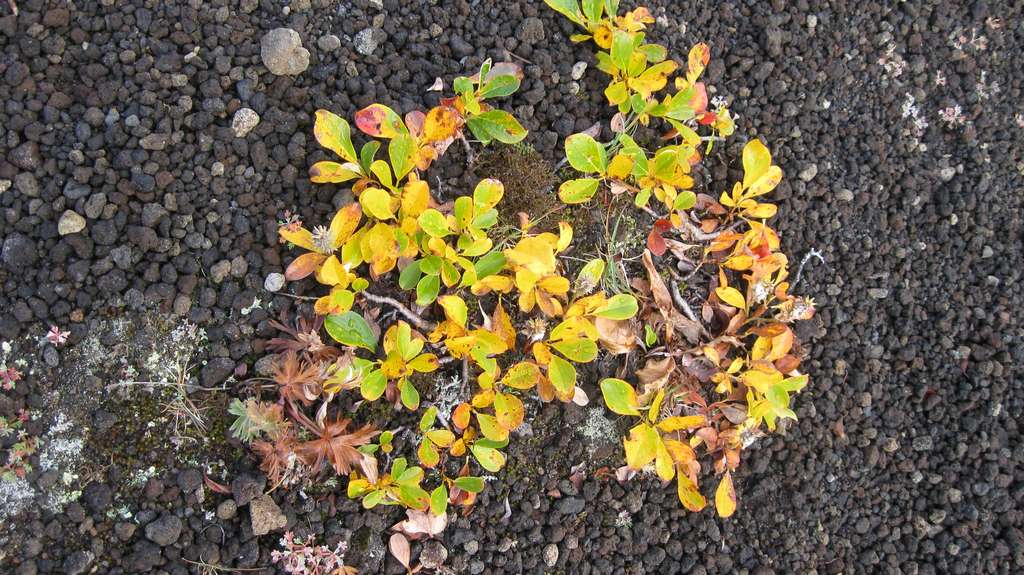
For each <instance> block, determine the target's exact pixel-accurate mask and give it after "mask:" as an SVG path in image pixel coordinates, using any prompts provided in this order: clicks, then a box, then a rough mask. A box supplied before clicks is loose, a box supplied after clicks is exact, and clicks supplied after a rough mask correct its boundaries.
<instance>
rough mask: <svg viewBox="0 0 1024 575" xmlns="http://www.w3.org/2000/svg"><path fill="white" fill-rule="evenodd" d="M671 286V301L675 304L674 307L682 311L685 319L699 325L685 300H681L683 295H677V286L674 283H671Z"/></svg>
mask: <svg viewBox="0 0 1024 575" xmlns="http://www.w3.org/2000/svg"><path fill="white" fill-rule="evenodd" d="M671 285H672V301H674V302H675V304H676V307H679V308H680V309H682V310H683V313H684V314H686V317H688V318H690V321H692V322H697V323H700V322H698V321H697V315H696V314H694V313H693V310H692V309H690V304H688V303H686V300H685V299H683V294H681V293H679V284H678V283H676V282H672V284H671Z"/></svg>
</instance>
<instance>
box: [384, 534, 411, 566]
mask: <svg viewBox="0 0 1024 575" xmlns="http://www.w3.org/2000/svg"><path fill="white" fill-rule="evenodd" d="M388 550H389V551H390V552H391V555H392V556H394V558H395V559H397V560H398V562H399V563H401V564H402V566H403V567H405V569H406V570H407V571H408V570H409V569H410V567H409V560H410V555H411V553H412V550H411V549H410V548H409V540H408V539H406V538H405V536H404V535H402V534H401V533H394V534H392V535H391V539H389V540H388Z"/></svg>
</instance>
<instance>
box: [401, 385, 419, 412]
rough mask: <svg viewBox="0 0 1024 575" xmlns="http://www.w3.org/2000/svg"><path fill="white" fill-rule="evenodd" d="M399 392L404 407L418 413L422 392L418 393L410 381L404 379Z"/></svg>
mask: <svg viewBox="0 0 1024 575" xmlns="http://www.w3.org/2000/svg"><path fill="white" fill-rule="evenodd" d="M398 392H399V395H400V396H401V399H402V405H404V406H405V407H406V409H408V410H409V411H416V410H417V409H419V407H420V392H419V391H416V386H414V385H413V384H412V383H411V382H410V381H409V380H408V379H402V381H401V383H399V384H398Z"/></svg>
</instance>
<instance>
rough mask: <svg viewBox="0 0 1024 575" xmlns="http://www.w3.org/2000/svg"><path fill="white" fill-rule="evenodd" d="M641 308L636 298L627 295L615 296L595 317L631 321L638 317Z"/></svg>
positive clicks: (595, 313)
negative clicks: (637, 313)
mask: <svg viewBox="0 0 1024 575" xmlns="http://www.w3.org/2000/svg"><path fill="white" fill-rule="evenodd" d="M638 309H639V306H638V305H637V302H636V298H635V297H633V296H632V295H630V294H627V293H620V294H617V295H613V296H612V297H611V298H609V299H608V301H607V303H605V304H604V305H603V306H601V307H600V308H598V309H597V311H595V312H594V315H596V316H597V317H604V318H608V319H617V320H623V319H629V318H631V317H633V316H635V315H636V312H637V310H638Z"/></svg>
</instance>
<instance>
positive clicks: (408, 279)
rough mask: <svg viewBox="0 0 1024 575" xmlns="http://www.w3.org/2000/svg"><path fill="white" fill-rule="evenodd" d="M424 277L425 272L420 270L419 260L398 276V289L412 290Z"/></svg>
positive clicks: (406, 267)
mask: <svg viewBox="0 0 1024 575" xmlns="http://www.w3.org/2000/svg"><path fill="white" fill-rule="evenodd" d="M422 276H423V272H422V271H421V270H420V262H419V260H417V261H414V262H412V263H411V264H409V265H407V266H405V269H404V270H402V273H400V274H399V275H398V287H400V288H402V289H412V288H414V287H416V282H418V281H420V277H422Z"/></svg>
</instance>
